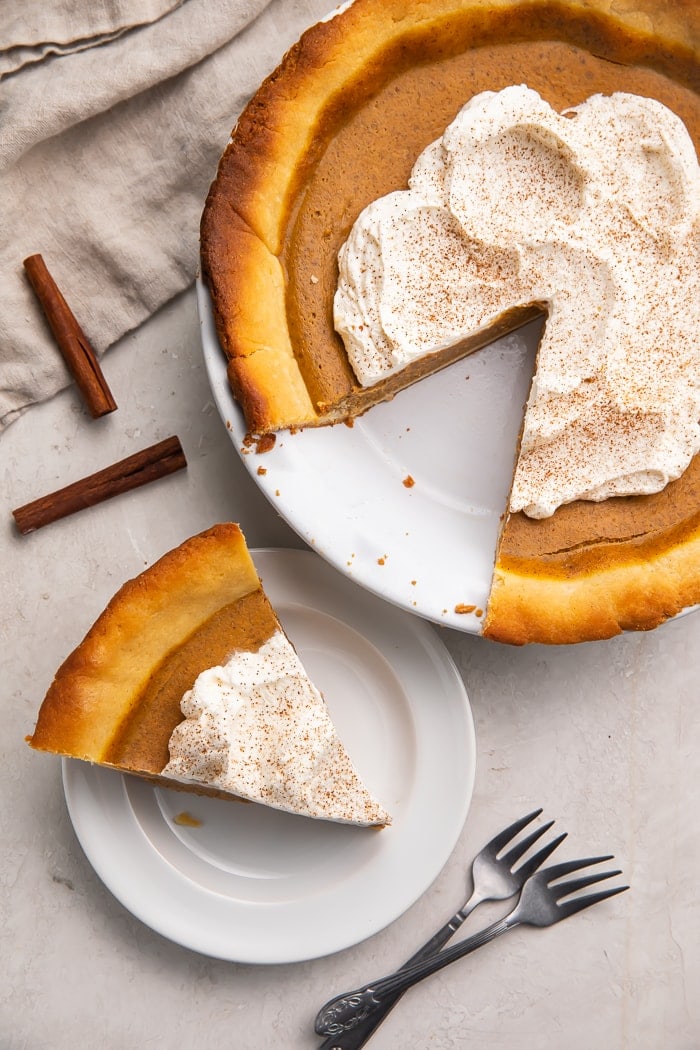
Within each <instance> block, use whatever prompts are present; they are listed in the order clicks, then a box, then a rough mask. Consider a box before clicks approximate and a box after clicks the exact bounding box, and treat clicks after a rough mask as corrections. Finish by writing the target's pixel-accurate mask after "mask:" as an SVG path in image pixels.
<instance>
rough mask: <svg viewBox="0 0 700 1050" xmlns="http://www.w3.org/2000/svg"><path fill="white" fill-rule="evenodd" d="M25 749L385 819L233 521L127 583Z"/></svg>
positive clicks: (64, 674) (270, 800)
mask: <svg viewBox="0 0 700 1050" xmlns="http://www.w3.org/2000/svg"><path fill="white" fill-rule="evenodd" d="M29 743H30V744H31V746H32V747H33V748H35V749H37V750H40V751H50V752H53V753H57V754H60V755H66V756H68V757H71V758H77V759H82V760H84V761H88V762H93V763H97V764H99V765H102V766H107V767H110V768H112V769H116V770H119V771H121V772H124V773H132V774H135V775H137V776H140V777H145V778H147V779H149V780H152V781H154V782H156V783H158V784H160V785H162V786H164V787H174V788H177V789H182V790H189V791H194V792H196V793H199V794H207V795H214V796H216V797H220V798H231V799H238V800H241V799H244V800H246V801H253V802H259V803H263V804H265V805H268V806H272V807H274V808H277V809H282V810H286V811H288V812H292V813H297V814H300V815H302V816H307V817H315V818H321V819H327V820H334V821H339V822H342V823H349V824H357V825H362V826H369V825H374V826H383V825H385V824H388V823H390V822H391V818H390V816H389V814H388V813H387V812H386V811H385V810H384V809H383V807H382V806H381V805H380V804H379V803H378V802H377V801H376V800H375V799H374V798H373V797H372V796H371V795H370V793H369V792H368V790H367V789H366V788H365V786H364V785H363V783H362V782H361V780H360V777H359V776H358V774H357V772H356V770H355V768H354V766H353V763H352V761H351V759H350V757H349V755H348V754H347V752H346V750H345V748H344V747H343V745H342V743H341V741H340V739H339V737H338V734H337V732H336V731H335V728H334V726H333V723H332V721H331V718H330V715H329V713H328V709H327V707H326V704H325V702H324V700H323V698H322V696H321V694H320V693H319V692H318V690H317V689H316V688H315V687H314V685H313V684H312V682H311V681H310V679H309V678H308V676H307V675H306V673H305V671H304V669H303V666H302V665H301V662H300V660H299V658H298V656H297V654H296V652H295V650H294V648H293V646H292V644H291V642H290V641H289V640H288V639H287V637H286V635H285V633H284V631H283V629H282V627H281V625H280V623H279V620H278V619H277V616H276V614H275V612H274V610H273V609H272V606H271V605H270V603H269V601H268V599H267V597H266V595H265V593H264V591H263V588H262V584H261V582H260V580H259V578H258V575H257V572H256V570H255V567H254V565H253V561H252V559H251V557H250V554H249V552H248V550H247V547H246V544H245V540H244V538H243V535H242V533H241V531H240V529H239V528H238V526H237V525H234V524H222V525H217V526H214V527H213V528H212V529H210V530H208V531H207V532H204V533H202V534H200V535H198V536H195V537H193V538H191V539H189V540H187V541H186V542H185V543H183V544H182V545H181V546H180V547H178V548H176V549H175V550H173V551H171V552H169V553H168V554H166V555H165V556H164V557H163V558H161V559H160V560H159V561H157V562H156V563H155V564H154V565H152V566H150V567H149V568H148V569H146V570H145V572H143V573H142V574H141V575H140V576H138V577H136V578H135V579H133V580H131V581H129V582H127V583H126V584H125V585H124V586H123V587H122V588H121V590H120V591H118V593H117V594H116V595H115V597H114V598H113V599H112V601H111V602H110V603H109V605H108V606H107V608H106V609H105V611H104V612H103V613H102V615H101V616H100V617H99V618H98V620H97V621H96V623H95V624H94V626H93V627H92V628H91V629H90V631H89V632H88V634H87V635H86V637H85V639H84V640H83V641H82V642H81V644H80V645H79V646H78V647H77V649H75V651H74V652H73V653H72V654H71V655H70V656H69V657H68V659H67V660H66V661H65V663H64V664H63V665H62V666H61V667H60V668H59V670H58V672H57V674H56V677H55V679H54V681H53V683H52V685H51V687H50V689H49V691H48V693H47V695H46V698H45V699H44V702H43V704H42V706H41V708H40V711H39V716H38V720H37V724H36V728H35V730H34V734H33V736H32V737H31V738H30V740H29Z"/></svg>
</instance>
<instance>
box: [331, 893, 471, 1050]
mask: <svg viewBox="0 0 700 1050" xmlns="http://www.w3.org/2000/svg"><path fill="white" fill-rule="evenodd" d="M479 903H480V901H479V900H477V899H475V898H472V900H470V901H469V902H468V903H467V904H465V906H464V907H463V908H460V910H459V911H458V912H455V914H454V915H453V916H452V918H451V919H450V920H449V921H448V922H446V923H445V925H444V926H442V927H441V928H440V929H439V930H438V931H437V933H434V934H433V936H432V937H431V938H430V940H429V941H426V943H425V944H424V945H423V946H422V947H421V948H419V949H418V951H417V952H415V954H414V955H412V956H411V958H410V959H409V960H408V961H407V962H405V963H404V964H403V966H402V967H401V970H407V969H408V968H409V967H410V966H415V965H416V963H419V962H423V960H424V959H428V958H430V956H431V955H435V954H436V952H439V951H440V949H441V948H442V947H443V945H445V944H447V942H448V941H449V939H450V937H452V936H453V934H455V933H456V932H457V930H458V929H459V928H460V926H461V925H462V923H463V922H464V921H465V920H466V919H467V918H468V917H469V916H470V915H471V913H472V912H473V911H474V909H475V908H476V907H477V906H478V905H479ZM402 995H403V992H397V993H396V994H395V995H390V996H387V997H385V998H384V999H382V1001H381V1003H378V1004H377V1006H376V1008H375V1009H373V1010H372V1011H371V1012H370V1013H369V1014H367V1016H366V1017H365V1018H359V1017H358V1018H357V1021H356V1022H355V1024H353V1025H352V1026H350V1027H348V1028H347V1029H346V1030H345V1032H344V1033H340V1032H335V1033H334V1034H333V1035H332V1036H329V1037H328V1039H325V1040H324V1041H323V1043H322V1044H321V1046H320V1047H319V1050H360V1048H361V1047H363V1046H364V1045H365V1043H366V1042H367V1040H368V1039H369V1038H370V1036H371V1035H372V1033H373V1032H374V1031H375V1029H376V1028H378V1027H379V1025H380V1024H381V1023H382V1021H383V1020H384V1018H385V1017H386V1016H387V1014H389V1013H391V1011H392V1010H393V1009H394V1007H395V1006H396V1004H397V1002H398V1001H399V999H400V998H401V996H402Z"/></svg>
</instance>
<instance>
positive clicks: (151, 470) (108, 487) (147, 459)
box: [12, 437, 187, 533]
mask: <svg viewBox="0 0 700 1050" xmlns="http://www.w3.org/2000/svg"><path fill="white" fill-rule="evenodd" d="M186 466H187V460H186V459H185V453H184V452H183V450H182V445H181V444H180V440H179V438H177V437H169V438H166V439H165V441H159V442H158V444H156V445H150V446H149V447H148V448H145V449H142V450H141V452H136V453H134V455H133V456H127V458H126V459H122V460H120V461H119V462H118V463H114V464H113V465H112V466H111V467H105V468H104V470H98V471H97V473H96V474H90V475H89V477H86V478H81V479H80V481H75V482H73V484H72V485H67V486H66V487H65V488H63V489H58V491H56V492H51V493H49V495H47V496H41V497H40V499H37V500H34V501H33V502H32V503H27V504H25V506H23V507H18V508H17V510H13V511H12V516H13V518H14V519H15V522H16V523H17V528H18V529H19V531H20V532H22V533H28V532H34V531H35V530H36V529H41V528H43V526H44V525H50V524H51V522H52V521H58V519H59V518H65V517H67V516H68V515H69V514H75V512H76V511H78V510H83V509H84V508H85V507H93V506H94V505H95V504H97V503H102V502H103V501H104V500H107V499H110V498H111V497H112V496H118V495H119V494H120V493H122V492H130V491H131V490H132V489H135V488H138V487H139V486H140V485H145V484H147V483H148V482H149V481H155V480H157V479H158V478H162V477H165V476H166V475H167V474H172V473H174V472H175V471H176V470H181V469H182V468H183V467H186Z"/></svg>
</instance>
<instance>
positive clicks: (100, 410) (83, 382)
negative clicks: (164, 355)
mask: <svg viewBox="0 0 700 1050" xmlns="http://www.w3.org/2000/svg"><path fill="white" fill-rule="evenodd" d="M24 269H25V272H26V274H27V277H28V279H29V283H30V284H31V286H32V288H33V289H34V291H35V293H36V296H37V298H38V300H39V302H40V304H41V308H42V310H43V311H44V314H45V315H46V320H47V321H48V322H49V327H50V328H51V331H52V332H53V336H54V339H55V340H56V343H57V345H58V349H59V350H60V351H61V354H62V356H63V359H64V361H65V362H66V364H67V365H68V368H69V369H70V372H71V375H72V376H73V378H74V380H75V382H76V385H77V386H78V389H79V390H80V392H81V394H82V395H83V398H84V399H85V403H86V405H87V407H88V409H89V411H90V414H91V416H92V417H93V419H98V418H99V417H100V416H105V415H107V413H109V412H114V410H115V408H116V407H117V402H116V401H115V400H114V398H113V396H112V392H111V390H110V389H109V386H108V385H107V380H106V379H105V377H104V375H103V374H102V369H101V368H100V366H99V364H98V361H97V357H96V356H95V351H94V350H93V348H92V347H91V346H90V343H89V342H88V339H87V337H86V335H85V333H84V332H83V330H82V328H81V327H80V325H79V324H78V322H77V320H76V318H75V316H74V314H73V312H72V310H71V308H70V307H69V305H68V303H67V302H66V300H65V299H64V298H63V295H62V293H61V291H60V290H59V288H58V285H57V284H56V282H55V281H54V279H53V277H52V276H51V274H50V273H49V271H48V269H47V267H46V263H45V262H44V260H43V258H42V257H41V255H30V256H29V257H28V258H26V259H25V260H24Z"/></svg>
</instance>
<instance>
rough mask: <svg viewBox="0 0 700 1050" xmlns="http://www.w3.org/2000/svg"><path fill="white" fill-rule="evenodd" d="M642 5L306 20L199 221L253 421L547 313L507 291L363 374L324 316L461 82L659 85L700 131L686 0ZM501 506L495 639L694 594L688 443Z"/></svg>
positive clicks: (577, 96) (347, 398) (630, 619)
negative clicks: (460, 334) (350, 247)
mask: <svg viewBox="0 0 700 1050" xmlns="http://www.w3.org/2000/svg"><path fill="white" fill-rule="evenodd" d="M635 6H636V8H637V9H636V10H635V11H629V12H627V13H619V12H618V13H616V14H614V15H613V14H611V13H610V10H609V8H610V5H609V4H607V3H605V2H603V0H600V2H598V0H588V2H586V3H577V2H572V3H568V4H560V3H556V4H555V3H545V2H537V0H535V2H532V3H527V4H520V3H508V4H505V3H498V2H492V3H483V2H481V3H477V2H475V0H471V2H470V0H462V2H457V0H431V2H428V3H421V4H414V5H406V4H403V3H399V2H398V0H396V2H391V0H390V2H386V3H380V2H379V0H355V2H354V3H353V4H351V5H350V6H349V7H347V8H345V9H343V10H342V11H341V13H340V14H338V15H336V16H335V17H333V18H331V19H329V20H328V21H327V22H325V23H321V24H320V25H318V26H315V27H313V28H312V29H311V30H309V32H308V33H307V34H305V36H304V37H303V38H302V40H301V41H300V42H299V44H298V45H296V46H295V47H294V48H293V49H292V50H291V51H290V53H289V54H288V55H287V56H286V58H285V59H284V61H283V63H282V64H281V66H280V67H279V69H278V70H277V71H276V72H275V73H274V74H273V75H272V76H271V77H270V78H269V79H268V80H267V81H266V82H265V84H263V85H262V87H261V88H260V90H259V92H258V93H257V94H256V96H255V97H254V99H253V100H252V101H251V103H250V105H249V106H248V107H247V109H246V111H245V112H244V114H243V115H242V117H241V119H240V121H239V123H238V125H237V128H236V129H235V131H234V134H233V138H232V142H231V144H230V145H229V147H228V148H227V150H226V152H225V153H224V156H223V157H222V160H221V163H220V166H219V171H218V174H217V178H216V180H215V182H214V184H213V186H212V188H211V191H210V194H209V197H208V200H207V204H206V207H205V211H204V215H203V220H202V265H203V273H204V276H205V278H206V280H207V283H208V285H209V287H210V290H211V293H212V301H213V307H214V313H215V318H216V323H217V329H218V333H219V339H220V342H221V345H222V347H223V349H224V351H225V353H226V355H227V358H228V362H229V364H228V374H229V378H230V382H231V386H232V389H233V391H234V394H235V396H236V397H237V398H238V400H239V401H240V403H241V405H242V407H243V410H244V412H245V416H246V422H247V426H248V428H249V430H250V432H251V433H252V434H262V433H268V432H270V431H274V430H277V429H280V428H286V427H291V428H296V427H304V426H318V425H325V424H328V423H334V422H338V421H342V420H348V419H352V418H353V417H355V416H357V415H359V414H361V413H362V412H364V411H366V410H367V409H368V408H370V407H371V406H372V405H374V404H376V403H377V402H379V401H382V400H386V399H387V398H390V397H393V396H394V394H396V393H397V392H398V391H399V390H401V389H402V388H403V387H405V386H406V385H407V384H408V383H412V382H415V381H416V380H418V379H420V378H421V377H422V376H424V375H426V374H429V373H430V372H432V371H434V370H436V369H437V368H441V367H444V366H445V365H447V364H449V363H451V362H452V361H453V360H455V359H456V358H457V357H461V356H464V355H465V354H466V353H471V352H473V351H474V350H476V349H478V348H480V347H482V346H484V345H485V344H486V343H488V342H489V341H492V340H493V339H494V338H495V337H497V336H498V335H499V334H501V333H502V332H504V331H507V330H509V329H512V328H513V327H514V326H516V325H519V324H522V323H524V321H526V320H528V319H531V318H532V317H533V316H535V315H536V314H538V313H542V308H543V304H542V302H541V301H536V300H533V301H530V302H520V303H518V304H515V305H514V306H513V307H512V308H510V309H508V308H505V309H502V310H501V311H500V312H499V313H497V314H494V315H493V316H492V317H491V319H490V321H489V323H488V324H485V325H481V326H479V327H478V328H477V329H475V330H474V331H473V332H472V333H471V334H467V335H466V337H465V338H460V339H459V341H458V342H457V343H452V344H450V345H445V346H443V348H442V349H440V350H439V352H435V353H430V354H427V355H426V356H423V357H416V358H415V359H414V360H411V361H410V363H408V364H407V365H406V366H405V367H402V368H400V369H399V370H398V371H395V372H392V373H391V374H388V375H386V376H384V377H382V378H380V379H378V380H377V381H375V382H371V383H369V385H364V386H363V385H362V384H361V383H360V382H359V381H358V378H357V374H356V371H355V370H354V368H353V366H352V364H351V362H350V358H349V356H348V352H347V341H346V342H345V343H344V342H343V341H342V340H341V339H340V337H339V335H338V333H337V332H336V330H335V323H334V322H335V319H334V313H333V305H334V300H335V298H336V291H337V288H338V274H339V271H338V256H339V253H340V252H341V249H342V246H343V245H344V244H345V243H346V242H347V241H348V238H349V237H350V236H351V232H352V231H353V227H354V226H355V224H356V222H357V220H358V217H360V216H361V214H362V213H363V211H364V210H365V209H367V208H368V206H369V205H371V204H372V202H374V201H377V200H378V199H379V198H382V197H384V196H385V195H387V194H392V193H393V192H394V191H403V190H405V188H406V186H407V185H408V180H409V176H410V173H411V170H412V168H413V166H414V164H415V162H416V158H418V157H419V156H421V155H422V154H423V151H426V150H427V148H428V147H429V146H430V145H431V143H434V142H435V141H436V140H438V139H440V136H441V135H442V134H443V132H444V129H445V128H446V127H448V126H449V125H450V122H451V121H452V120H453V118H454V117H455V114H457V113H458V112H459V111H460V110H461V108H462V107H463V106H464V104H465V102H467V101H468V100H471V99H473V98H474V97H479V96H480V95H481V94H482V93H484V92H501V91H504V90H506V91H507V90H509V89H511V88H512V87H513V86H514V85H520V84H527V86H528V89H529V90H531V91H534V92H537V93H538V95H539V97H540V98H541V99H543V100H544V101H545V102H546V104H547V105H548V106H549V107H551V109H552V110H553V111H555V112H556V113H557V114H563V113H565V112H567V111H570V110H571V109H572V107H581V106H582V104H583V103H584V102H585V101H586V100H587V99H589V98H591V96H601V95H602V96H612V95H615V94H618V93H625V94H626V95H628V96H635V97H639V98H643V99H652V100H658V101H659V102H661V103H663V104H664V106H666V107H668V109H669V110H670V111H672V113H673V114H675V115H677V117H679V118H680V119H681V121H682V122H683V124H684V125H685V127H686V128H687V129H688V132H689V134H690V136H691V138H692V140H693V142H694V143H695V144H696V145H697V143H698V142H700V100H699V98H698V94H697V85H698V82H699V74H700V51H699V49H700V20H699V19H698V16H697V15H696V14H695V13H691V12H689V10H688V9H687V5H683V4H681V3H680V0H679V2H676V3H671V2H669V3H667V4H659V3H658V2H655V3H650V2H649V3H645V2H644V0H640V2H639V3H638V4H637V5H635ZM696 249H697V245H696ZM695 300H697V297H695ZM694 308H695V310H697V303H696V302H695V305H694ZM670 312H672V311H670V310H669V313H670ZM545 330H546V328H545ZM695 331H697V328H696V329H695ZM696 339H697V337H696ZM695 349H696V350H697V345H696V348H695ZM484 352H488V351H484ZM514 454H515V450H514ZM505 510H506V513H505V514H504V523H503V528H502V531H501V536H500V540H499V545H498V550H497V551H496V559H495V571H494V577H493V584H492V590H491V595H490V598H489V603H488V607H487V610H486V617H485V620H484V626H483V633H484V634H485V635H486V636H488V637H490V638H493V639H496V640H501V641H506V642H511V643H516V644H522V643H525V642H531V641H539V642H546V643H565V642H577V641H581V640H589V639H595V638H604V637H609V636H611V635H613V634H616V633H619V631H621V630H625V629H649V628H652V627H655V626H656V625H658V624H659V623H661V622H663V620H665V619H667V618H668V617H669V616H673V615H675V614H677V613H678V612H679V611H680V610H681V609H683V608H685V607H687V606H690V605H693V604H695V603H697V602H698V601H700V569H699V568H698V566H700V560H699V558H698V555H699V554H700V461H699V459H698V456H697V455H695V456H694V457H692V458H691V459H690V462H689V464H688V465H687V466H686V467H685V469H684V470H683V472H682V473H681V474H680V476H676V477H675V479H674V480H671V481H670V482H669V483H668V484H666V485H665V486H664V487H663V488H662V489H661V490H660V491H655V492H649V491H643V492H640V493H638V494H636V493H632V494H628V493H625V494H623V495H616V494H613V495H611V496H609V497H608V498H604V499H599V501H597V502H593V501H591V500H590V499H586V498H574V499H571V500H570V501H569V502H567V503H565V504H564V505H561V506H558V507H557V509H556V510H555V511H554V513H550V514H548V516H546V517H544V518H534V517H532V516H530V515H528V514H526V513H524V512H523V510H522V509H519V508H518V509H513V508H512V507H509V508H507V509H505Z"/></svg>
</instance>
